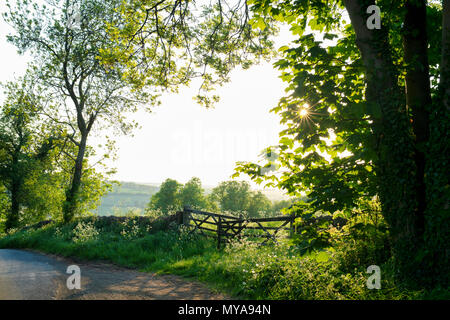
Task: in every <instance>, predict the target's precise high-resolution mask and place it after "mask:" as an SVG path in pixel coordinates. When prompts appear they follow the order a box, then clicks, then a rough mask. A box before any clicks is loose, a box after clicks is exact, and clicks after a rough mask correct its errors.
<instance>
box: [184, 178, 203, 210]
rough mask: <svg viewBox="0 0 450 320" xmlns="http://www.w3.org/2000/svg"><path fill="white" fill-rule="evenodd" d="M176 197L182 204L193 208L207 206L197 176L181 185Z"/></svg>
mask: <svg viewBox="0 0 450 320" xmlns="http://www.w3.org/2000/svg"><path fill="white" fill-rule="evenodd" d="M178 199H179V202H180V204H181V205H182V206H190V207H192V208H195V209H207V207H208V202H207V199H206V197H205V190H203V188H202V182H201V181H200V179H199V178H197V177H193V178H192V179H190V180H189V181H188V182H186V183H185V184H184V185H183V186H182V187H181V189H180V190H179V193H178Z"/></svg>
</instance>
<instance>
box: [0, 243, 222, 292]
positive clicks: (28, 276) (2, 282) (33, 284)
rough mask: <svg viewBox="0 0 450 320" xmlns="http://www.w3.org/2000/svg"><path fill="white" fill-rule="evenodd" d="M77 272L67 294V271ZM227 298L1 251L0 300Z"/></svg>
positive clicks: (200, 288)
mask: <svg viewBox="0 0 450 320" xmlns="http://www.w3.org/2000/svg"><path fill="white" fill-rule="evenodd" d="M70 265H77V266H79V268H80V270H81V288H80V289H72V290H70V289H68V288H67V284H66V283H67V279H68V278H69V277H70V276H71V274H68V273H66V271H67V267H68V266H70ZM51 299H57V300H60V299H88V300H109V299H117V300H118V299H121V300H122V299H126V300H129V299H133V300H138V299H139V300H140V299H162V300H172V299H214V300H222V299H227V297H225V296H224V295H221V294H217V293H214V292H213V291H211V290H210V289H208V288H207V287H205V286H204V285H202V284H199V283H196V282H192V281H187V280H185V279H182V278H180V277H177V276H172V275H156V274H150V273H144V272H138V271H135V270H130V269H125V268H120V267H117V266H115V265H111V264H106V263H90V262H89V263H85V262H83V263H82V262H76V261H72V260H68V259H63V258H60V257H56V256H53V255H47V254H45V255H44V254H41V253H37V252H31V251H25V250H10V249H0V300H51Z"/></svg>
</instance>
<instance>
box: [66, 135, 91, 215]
mask: <svg viewBox="0 0 450 320" xmlns="http://www.w3.org/2000/svg"><path fill="white" fill-rule="evenodd" d="M87 136H88V134H87V133H85V134H82V136H81V141H80V144H79V146H78V154H77V158H76V159H75V167H74V172H73V176H72V183H71V185H70V188H69V189H68V190H67V192H66V200H65V203H64V208H63V210H64V212H63V213H64V221H65V222H70V221H71V220H72V219H73V217H74V216H75V212H76V210H77V206H78V204H77V201H78V199H77V198H78V193H79V190H80V186H81V176H82V173H83V160H84V155H85V152H86V142H87Z"/></svg>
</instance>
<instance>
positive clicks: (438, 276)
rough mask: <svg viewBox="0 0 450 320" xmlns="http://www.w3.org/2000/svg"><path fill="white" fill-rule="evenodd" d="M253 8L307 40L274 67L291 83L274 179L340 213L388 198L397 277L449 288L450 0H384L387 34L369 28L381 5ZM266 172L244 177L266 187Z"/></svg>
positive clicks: (359, 1) (351, 0) (365, 0)
mask: <svg viewBox="0 0 450 320" xmlns="http://www.w3.org/2000/svg"><path fill="white" fill-rule="evenodd" d="M253 4H254V6H253V7H252V8H253V10H254V11H255V12H257V13H259V14H260V18H261V19H264V18H265V17H267V16H269V17H270V18H275V19H277V20H280V21H283V22H287V23H289V24H290V26H291V31H292V32H293V33H294V34H296V35H298V38H297V40H296V41H294V43H293V45H292V46H291V47H284V48H281V52H282V54H283V58H282V59H281V60H280V61H278V62H277V63H276V66H277V67H278V68H279V69H280V70H282V78H283V79H284V80H285V81H287V82H289V84H290V85H289V87H288V89H287V92H288V93H289V95H288V96H287V97H285V98H282V99H281V100H280V104H279V106H278V107H276V108H274V111H275V112H278V113H280V114H281V116H282V122H283V123H285V124H286V125H287V129H286V130H284V131H283V132H281V139H280V145H279V146H278V147H279V149H280V150H281V152H280V155H279V157H278V159H277V160H276V162H277V163H279V164H280V165H281V167H282V168H285V169H286V170H285V171H283V172H282V173H281V174H279V175H276V174H266V178H267V179H269V181H271V182H272V183H274V184H276V185H278V186H279V187H281V188H285V189H287V190H288V191H289V192H291V194H292V195H299V193H300V191H305V192H307V193H308V197H309V199H311V203H310V205H311V206H310V208H313V209H315V210H325V211H329V212H332V213H333V212H336V211H338V210H339V211H342V210H343V211H345V210H348V211H350V210H351V208H353V207H356V206H357V205H358V199H359V198H361V197H365V198H371V197H374V196H375V195H378V196H379V198H380V200H381V204H382V210H383V214H384V216H385V218H386V221H387V222H388V223H389V226H390V235H391V241H392V245H393V250H394V257H395V261H396V263H397V268H398V269H397V270H398V271H399V276H401V277H402V278H404V279H405V278H409V279H412V280H414V281H417V282H418V283H422V284H426V285H433V284H436V283H437V282H438V281H439V282H440V283H441V284H443V283H444V284H443V285H444V286H445V285H446V284H448V281H449V278H448V275H449V272H448V271H449V270H448V268H449V254H448V250H446V249H445V245H444V244H443V243H445V242H449V241H450V238H449V231H448V230H449V227H448V226H449V220H450V215H449V207H448V198H449V188H448V185H449V184H448V176H449V175H448V169H449V168H448V159H446V158H448V156H446V155H447V154H448V144H449V143H448V142H449V139H448V126H449V121H448V110H449V109H448V103H447V102H448V72H447V73H446V68H448V62H447V60H448V10H449V9H448V1H444V2H443V4H444V6H443V8H441V6H440V5H439V4H438V3H436V2H433V3H430V4H428V5H427V3H426V2H425V1H423V0H418V1H409V0H405V1H398V2H392V1H377V3H376V4H377V5H378V6H379V7H380V9H381V16H380V17H378V18H380V19H381V24H380V28H369V26H368V23H367V21H368V19H369V18H371V15H372V14H373V12H371V11H370V10H368V9H369V7H370V6H373V5H375V1H369V0H343V1H342V2H341V1H331V2H330V1H328V2H325V1H321V0H309V1H302V2H295V3H293V2H290V1H281V2H276V3H275V2H271V1H255V2H253ZM344 10H345V11H346V12H347V13H348V16H349V18H350V24H348V23H347V22H346V19H345V18H344V16H343V15H342V13H344ZM442 13H443V15H442ZM441 15H442V17H443V18H441ZM372 18H373V17H372ZM307 26H308V27H309V28H310V29H312V31H315V33H309V34H304V32H305V30H306V27H307ZM441 29H442V31H443V32H442V38H441V34H440V31H441ZM439 69H440V70H439ZM446 99H447V100H446ZM446 103H447V104H446ZM438 136H439V138H438ZM438 163H439V164H438ZM260 168H261V167H260V166H259V165H257V164H251V163H241V164H240V165H239V166H238V171H243V172H246V173H248V174H250V176H251V177H253V178H254V179H256V180H260V179H261V176H260V175H261V170H260Z"/></svg>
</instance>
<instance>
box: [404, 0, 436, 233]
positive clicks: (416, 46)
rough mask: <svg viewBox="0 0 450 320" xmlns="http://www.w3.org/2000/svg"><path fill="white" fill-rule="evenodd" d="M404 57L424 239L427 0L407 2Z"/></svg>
mask: <svg viewBox="0 0 450 320" xmlns="http://www.w3.org/2000/svg"><path fill="white" fill-rule="evenodd" d="M405 8H406V15H405V21H404V35H403V47H404V55H405V56H404V59H405V63H406V65H407V70H406V76H405V85H406V106H407V108H408V110H409V111H410V112H411V114H412V126H413V131H414V136H415V157H414V158H415V162H416V169H417V171H416V193H417V202H418V203H417V207H416V213H415V215H416V217H415V218H416V221H415V222H416V226H415V230H416V233H417V237H418V238H420V239H423V233H424V228H425V209H426V192H425V191H426V188H425V180H424V175H425V149H426V144H427V143H428V139H429V135H430V134H429V130H430V125H429V110H430V108H431V89H430V72H429V64H428V52H427V47H428V40H427V19H426V3H425V1H424V0H420V1H417V0H413V1H411V0H409V1H407V2H406V4H405Z"/></svg>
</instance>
